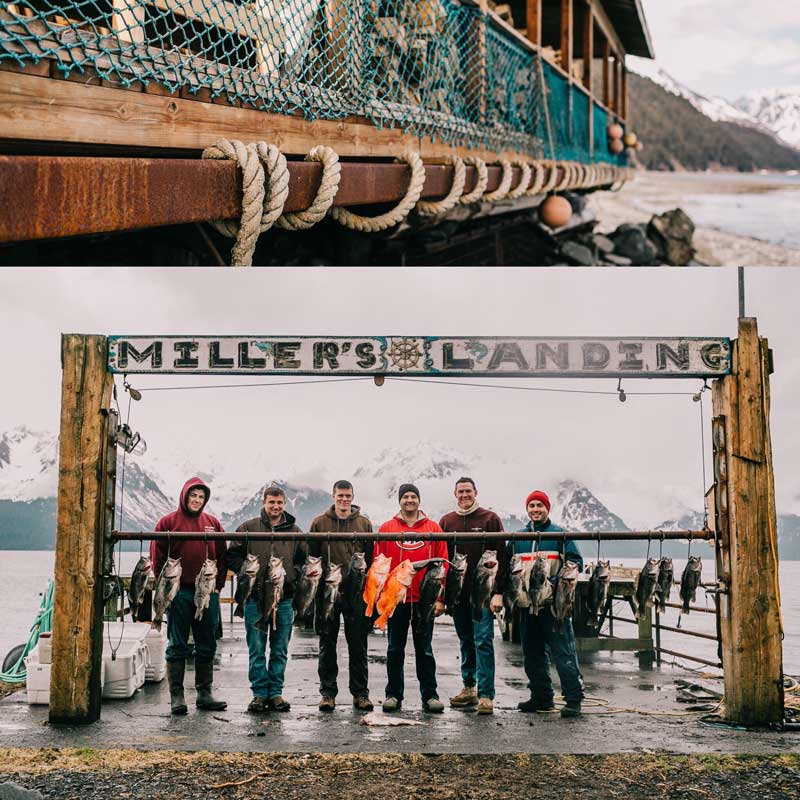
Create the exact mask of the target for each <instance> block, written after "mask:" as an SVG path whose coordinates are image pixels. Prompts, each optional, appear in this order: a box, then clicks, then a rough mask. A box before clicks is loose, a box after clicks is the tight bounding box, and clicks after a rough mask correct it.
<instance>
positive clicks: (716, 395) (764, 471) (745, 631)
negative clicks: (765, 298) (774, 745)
mask: <svg viewBox="0 0 800 800" xmlns="http://www.w3.org/2000/svg"><path fill="white" fill-rule="evenodd" d="M712 397H713V405H714V436H715V440H714V446H715V449H716V450H717V451H719V453H720V454H721V456H722V459H721V463H722V464H724V467H723V471H724V477H725V482H723V483H721V484H720V483H718V491H720V492H724V491H725V490H726V489H727V492H726V496H720V497H718V498H717V509H718V511H719V510H724V512H725V513H724V514H719V513H718V514H717V519H716V520H715V522H716V524H718V525H719V526H720V528H719V532H720V546H721V549H722V553H721V558H720V561H719V563H720V564H721V567H722V574H721V576H720V577H721V581H722V583H723V584H724V586H725V588H726V590H727V591H726V593H725V594H721V595H720V596H719V597H720V605H719V609H720V634H721V639H722V663H723V666H724V672H725V704H724V705H725V716H726V718H727V719H728V720H730V721H731V722H735V723H738V724H745V725H754V724H755V725H766V724H769V723H773V722H780V721H781V720H782V719H783V654H782V650H781V619H780V591H779V587H778V544H777V542H778V534H777V522H776V514H775V486H774V474H773V470H772V443H771V439H770V431H769V406H770V396H769V352H768V349H767V342H766V340H762V339H759V337H758V328H757V325H756V320H755V319H754V318H751V317H743V318H740V320H739V338H738V340H737V341H736V342H735V344H734V347H733V371H732V373H731V374H730V375H727V376H725V377H724V378H721V379H719V380H717V381H715V383H714V387H713V392H712ZM725 484H727V487H726V486H725Z"/></svg>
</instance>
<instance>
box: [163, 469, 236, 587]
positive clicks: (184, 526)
mask: <svg viewBox="0 0 800 800" xmlns="http://www.w3.org/2000/svg"><path fill="white" fill-rule="evenodd" d="M195 488H199V489H202V490H203V491H204V492H205V494H206V502H205V503H203V508H201V509H200V511H199V512H198V513H196V514H193V513H192V512H191V511H189V508H188V506H187V504H186V499H187V497H188V496H189V492H190V490H192V489H195ZM210 497H211V489H209V488H208V486H207V485H206V484H205V483H204V482H203V481H202V480H201V479H200V478H189V480H188V481H186V483H185V484H184V485H183V489H181V496H180V503H179V506H178V509H177V510H176V511H173V512H172V513H171V514H167V515H166V516H165V517H161V519H160V520H159V521H158V523H157V524H156V527H155V530H156V531H197V532H198V533H199V534H203V533H213V532H214V531H222V525H220V522H219V520H218V519H217V518H216V517H212V516H211V514H206V513H205V511H204V510H203V509H204V508H205V507H206V505H207V504H208V501H209V498H210ZM226 550H227V546H226V544H225V542H224V541H223V540H216V541H211V540H209V541H204V540H203V538H202V536H200V537H198V538H197V539H185V540H180V541H178V540H176V541H172V542H165V541H156V540H155V539H154V540H153V541H151V542H150V557H151V558H152V559H153V571H154V572H155V575H156V578H158V576H159V575H160V574H161V570H162V568H163V566H164V564H165V563H166V561H167V555H169V556H170V557H171V558H180V560H181V570H182V572H181V586H184V587H186V588H187V589H194V582H195V579H196V578H197V574H198V572H200V568H201V567H202V566H203V562H204V561H205V560H206V553H208V558H210V559H211V560H212V561H216V562H217V589H218V590H219V589H222V587H223V586H224V585H225V578H226V576H227V574H228V573H227V570H226V568H225V552H226Z"/></svg>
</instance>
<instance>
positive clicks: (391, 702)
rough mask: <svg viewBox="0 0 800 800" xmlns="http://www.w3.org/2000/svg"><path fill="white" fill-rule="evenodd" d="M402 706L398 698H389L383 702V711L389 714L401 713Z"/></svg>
mask: <svg viewBox="0 0 800 800" xmlns="http://www.w3.org/2000/svg"><path fill="white" fill-rule="evenodd" d="M402 705H403V704H402V702H401V701H400V700H398V699H397V698H396V697H387V698H386V699H385V700H384V701H383V710H384V711H386V712H388V713H391V712H392V711H399V710H400V708H401V706H402Z"/></svg>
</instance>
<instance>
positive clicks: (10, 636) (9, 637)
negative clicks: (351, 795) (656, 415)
mask: <svg viewBox="0 0 800 800" xmlns="http://www.w3.org/2000/svg"><path fill="white" fill-rule="evenodd" d="M138 558H139V554H138V552H134V553H123V554H122V564H121V566H120V571H121V573H122V574H125V575H130V573H131V571H132V570H133V567H134V565H135V564H136V561H137V559H138ZM54 559H55V553H53V552H52V551H30V550H29V551H18V550H4V551H0V658H3V657H5V654H6V653H7V652H8V651H9V650H10V649H11V648H12V647H13V646H14V645H16V644H19V643H21V642H24V641H25V640H26V639H27V637H28V630H29V628H30V625H31V623H32V622H33V619H34V617H35V616H36V611H37V610H38V608H39V603H40V601H41V597H40V593H41V592H43V591H44V590H45V588H46V587H47V580H48V578H49V577H50V576H51V575H52V572H53V563H54ZM612 563H613V564H617V563H622V562H620V561H619V560H617V559H612ZM625 564H626V566H634V567H635V566H640V564H639V563H638V562H635V561H626V562H625ZM683 566H684V564H683V562H681V561H679V560H677V559H676V560H675V574H676V575H677V576H679V575H680V573H681V571H682V569H683ZM713 579H714V575H713V565H712V563H711V562H710V561H704V573H703V581H704V582H708V583H710V582H712V581H713ZM780 588H781V608H782V612H783V627H784V631H785V638H784V642H783V664H784V672H786V674H788V675H794V676H798V675H800V561H784V562H782V563H781V565H780ZM677 589H678V587H674V588H673V595H672V597H671V600H673V601H675V602H677V596H678V592H677ZM225 591H228V588H227V587H226V589H225ZM706 604H707V605H708V607H709V608H713V601H712V600H711V598H710V597H709V598H708V600H707V601H706V600H705V596H704V594H703V592H702V591H699V592H698V596H697V605H700V606H703V605H706ZM615 615H617V616H621V617H631V616H632V615H631V611H630V608H629V607H628V606H627V604H622V603H618V604H617V608H616V609H615ZM661 619H662V623H663V624H665V625H669V626H672V627H675V626H676V623H677V621H678V609H673V608H670V609H667V612H666V613H665V614H664V615H663V616H662V618H661ZM681 627H682V628H684V629H687V630H694V631H700V632H702V633H711V634H714V633H716V627H715V620H714V615H713V614H701V613H692V614H689V615H688V616H684V617H683V619H682V620H681ZM614 633H615V635H617V636H630V637H633V636H635V635H636V626H634V625H628V624H625V623H621V622H618V623H615V630H614ZM662 646H663V647H666V648H667V649H669V650H676V651H678V652H682V653H688V654H690V655H695V656H697V657H699V658H704V659H706V660H708V661H716V644H715V643H714V642H709V641H706V640H702V639H697V638H694V637H689V636H682V635H680V634H676V633H669V632H664V633H663V634H662ZM672 658H673V657H672V656H666V657H665V660H667V661H670V660H671V659H672ZM677 661H679V662H680V663H682V664H684V665H687V666H692V667H696V668H699V669H704V667H703V666H702V665H700V664H694V663H692V662H690V661H688V660H687V661H681V659H677Z"/></svg>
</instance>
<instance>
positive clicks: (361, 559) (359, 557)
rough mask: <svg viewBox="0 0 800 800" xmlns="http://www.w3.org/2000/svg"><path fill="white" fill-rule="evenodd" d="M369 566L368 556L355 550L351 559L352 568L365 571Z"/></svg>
mask: <svg viewBox="0 0 800 800" xmlns="http://www.w3.org/2000/svg"><path fill="white" fill-rule="evenodd" d="M366 568H367V557H366V556H365V555H364V553H362V552H358V551H357V552H355V553H353V557H352V558H351V559H350V569H351V570H355V571H356V572H364V570H366Z"/></svg>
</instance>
